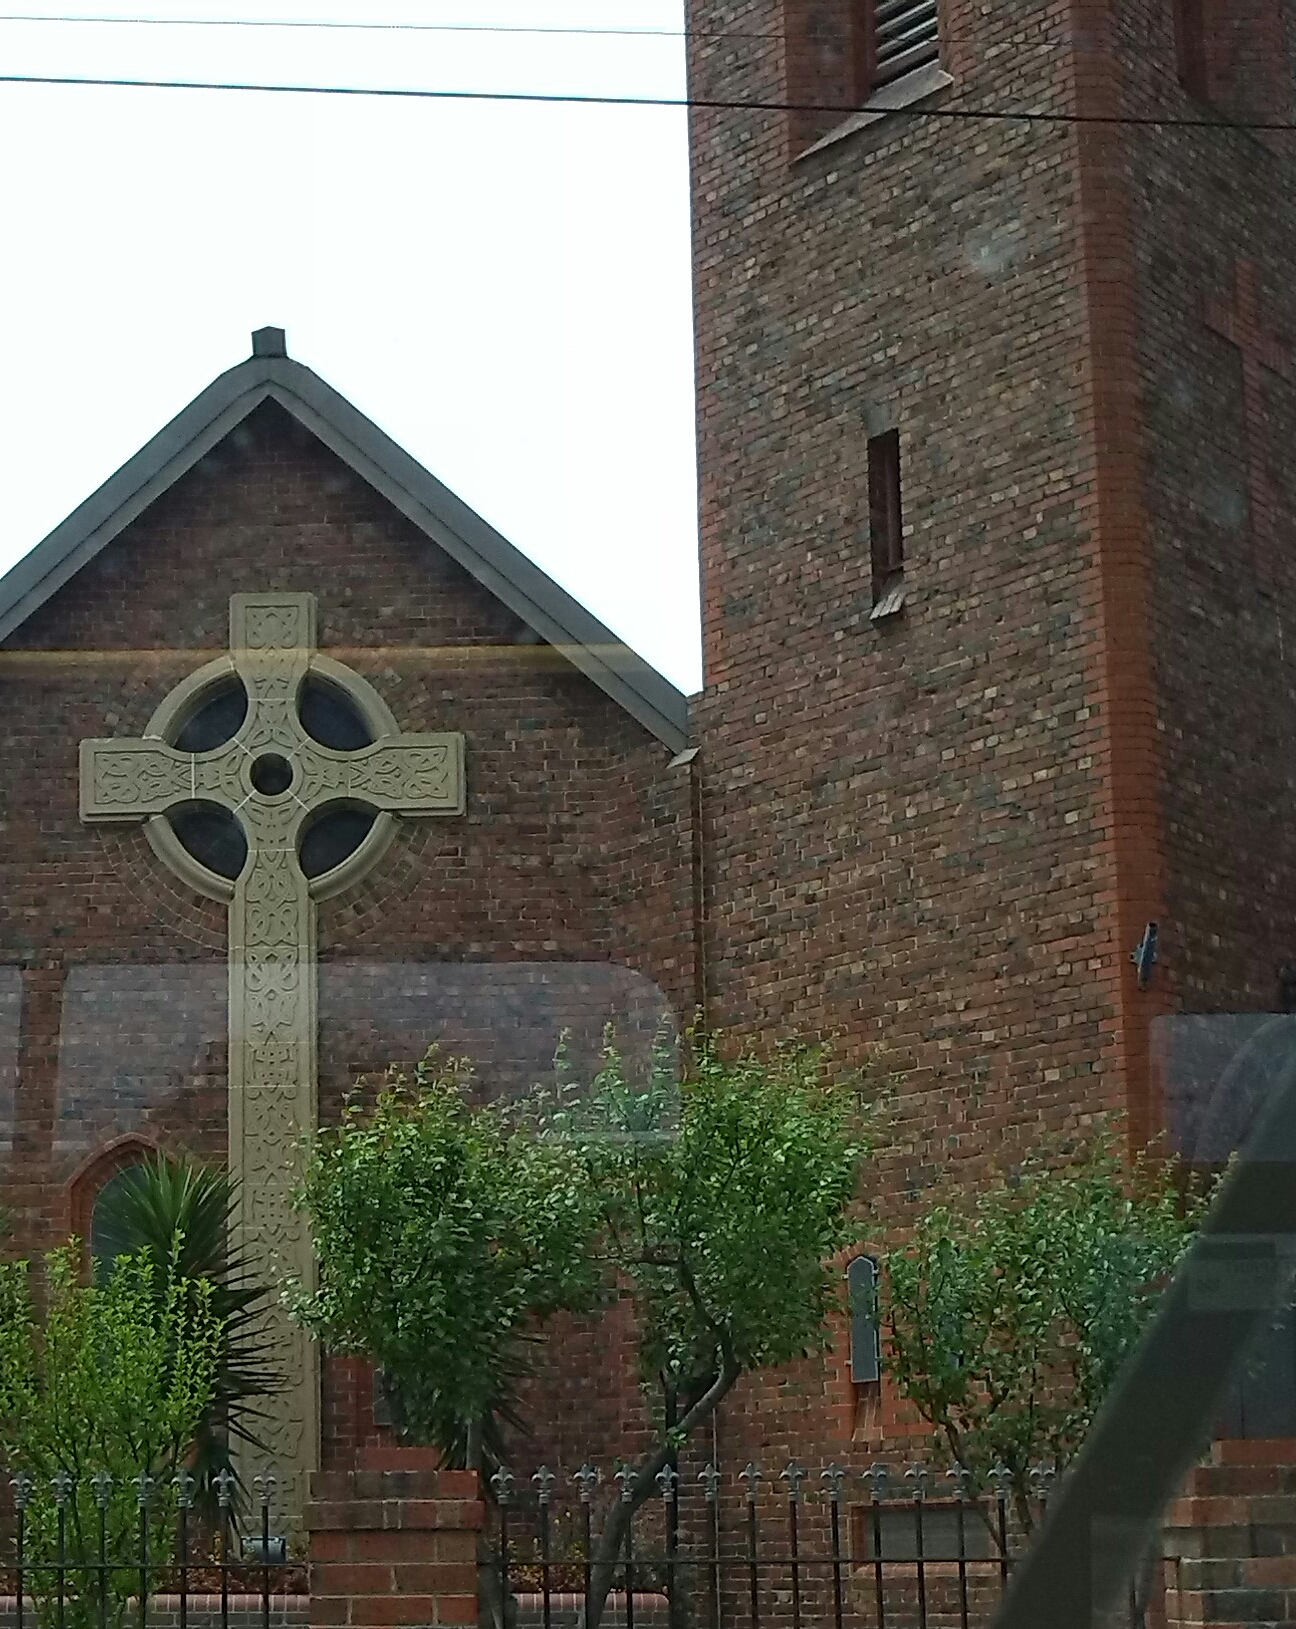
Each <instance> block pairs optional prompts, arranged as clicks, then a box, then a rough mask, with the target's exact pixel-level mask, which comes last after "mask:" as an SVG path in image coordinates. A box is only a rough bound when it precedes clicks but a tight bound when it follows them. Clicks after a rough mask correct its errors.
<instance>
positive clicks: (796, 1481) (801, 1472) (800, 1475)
mask: <svg viewBox="0 0 1296 1629" xmlns="http://www.w3.org/2000/svg"><path fill="white" fill-rule="evenodd" d="M808 1474H809V1473H808V1472H807V1470H806V1468H805V1466H804V1465H798V1464H797V1462H796V1460H795V1459H790V1460H788V1462H787V1465H786V1466H785V1467H784V1469H783V1470H781V1471H780V1472H779V1481H780V1482H786V1483H787V1485H788V1498H789V1499H790V1500H791V1501H792V1503H793V1504H799V1503H800V1500H801V1484H802V1483H803V1482H804V1481H805V1479H806V1477H807V1475H808Z"/></svg>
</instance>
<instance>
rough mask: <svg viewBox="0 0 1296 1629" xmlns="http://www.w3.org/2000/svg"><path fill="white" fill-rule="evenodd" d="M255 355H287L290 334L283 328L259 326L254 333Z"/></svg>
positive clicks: (253, 345)
mask: <svg viewBox="0 0 1296 1629" xmlns="http://www.w3.org/2000/svg"><path fill="white" fill-rule="evenodd" d="M252 355H253V356H287V355H288V335H287V334H286V333H285V332H284V330H283V329H282V328H258V329H257V330H256V332H255V333H254V334H253V335H252Z"/></svg>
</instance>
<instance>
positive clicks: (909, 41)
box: [871, 0, 940, 88]
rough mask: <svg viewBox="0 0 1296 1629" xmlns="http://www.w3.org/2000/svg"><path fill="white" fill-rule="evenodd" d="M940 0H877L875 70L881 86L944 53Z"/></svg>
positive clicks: (873, 73) (877, 83)
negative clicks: (939, 13) (938, 20)
mask: <svg viewBox="0 0 1296 1629" xmlns="http://www.w3.org/2000/svg"><path fill="white" fill-rule="evenodd" d="M936 4H937V0H874V5H873V51H872V57H873V72H872V75H871V77H872V80H873V85H874V87H875V88H876V87H877V86H878V85H889V84H890V83H891V81H892V80H893V79H899V78H900V76H901V74H907V73H908V72H909V71H910V70H911V69H912V68H920V67H921V66H922V65H923V63H925V62H935V60H936V58H937V57H938V55H939V54H940V33H939V29H938V24H937V20H936Z"/></svg>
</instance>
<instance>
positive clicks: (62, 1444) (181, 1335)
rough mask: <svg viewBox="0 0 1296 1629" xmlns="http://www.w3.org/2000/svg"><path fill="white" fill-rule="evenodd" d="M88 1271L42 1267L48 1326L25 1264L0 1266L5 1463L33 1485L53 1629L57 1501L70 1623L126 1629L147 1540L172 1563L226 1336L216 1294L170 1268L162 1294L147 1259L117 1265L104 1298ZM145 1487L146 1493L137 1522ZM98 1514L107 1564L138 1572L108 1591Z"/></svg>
mask: <svg viewBox="0 0 1296 1629" xmlns="http://www.w3.org/2000/svg"><path fill="white" fill-rule="evenodd" d="M80 1259H81V1257H80V1248H79V1246H78V1244H77V1242H76V1241H75V1240H74V1241H73V1242H72V1243H71V1244H70V1245H68V1246H66V1247H65V1248H63V1249H61V1250H56V1251H53V1252H51V1253H50V1254H49V1255H47V1256H46V1257H45V1258H44V1266H45V1274H44V1280H45V1281H44V1285H43V1287H42V1288H43V1295H42V1297H41V1300H42V1302H43V1306H44V1311H43V1312H41V1311H39V1310H38V1307H37V1299H36V1297H35V1296H34V1294H33V1287H32V1274H31V1270H30V1264H29V1263H28V1262H26V1261H13V1262H4V1263H0V1454H3V1457H4V1461H5V1464H6V1466H7V1467H8V1468H9V1470H10V1471H11V1472H13V1473H14V1474H15V1475H17V1476H21V1477H30V1478H31V1493H30V1502H29V1504H28V1506H27V1509H26V1513H25V1520H26V1535H25V1537H26V1560H27V1563H28V1565H29V1566H30V1567H32V1568H34V1569H35V1570H34V1571H32V1572H31V1573H29V1575H28V1579H27V1585H28V1588H29V1589H30V1590H31V1593H32V1595H33V1596H34V1597H35V1599H36V1602H37V1607H38V1609H39V1611H40V1613H41V1617H42V1620H43V1621H44V1622H46V1623H49V1622H52V1621H53V1619H54V1616H55V1599H56V1595H57V1583H56V1577H55V1574H54V1571H53V1563H54V1562H55V1560H56V1558H57V1556H58V1554H59V1545H58V1526H59V1508H60V1506H59V1491H58V1490H60V1489H61V1490H62V1497H63V1504H62V1509H63V1516H64V1523H65V1533H64V1554H65V1557H66V1561H67V1570H66V1571H65V1573H64V1579H63V1585H64V1610H65V1613H66V1617H67V1621H68V1622H69V1623H70V1624H72V1625H74V1626H85V1629H89V1626H90V1625H92V1624H93V1623H95V1622H97V1621H98V1615H99V1611H100V1606H101V1604H102V1605H103V1607H104V1609H105V1615H106V1618H107V1621H109V1622H110V1623H112V1624H120V1623H121V1622H122V1620H123V1618H124V1615H125V1610H126V1603H127V1600H128V1599H129V1598H130V1596H131V1595H132V1594H133V1593H135V1591H136V1590H137V1589H138V1582H139V1576H140V1575H139V1568H138V1560H139V1557H140V1544H141V1535H142V1534H143V1533H146V1534H147V1539H148V1546H149V1555H150V1558H151V1559H152V1560H153V1561H154V1562H156V1563H158V1564H164V1563H165V1562H167V1561H168V1560H170V1559H171V1558H172V1556H173V1554H174V1545H175V1513H176V1506H177V1501H178V1490H177V1487H176V1485H175V1482H174V1478H175V1477H176V1476H177V1475H179V1474H181V1473H182V1472H183V1473H184V1474H186V1475H187V1474H188V1461H189V1457H190V1452H191V1448H192V1444H193V1441H194V1436H195V1433H196V1431H197V1429H198V1426H199V1422H200V1421H201V1420H202V1418H203V1415H204V1412H205V1410H207V1409H208V1408H209V1407H210V1404H211V1400H212V1396H213V1392H214V1388H215V1382H216V1372H217V1369H218V1367H219V1363H220V1353H221V1347H222V1340H223V1331H222V1328H221V1322H220V1318H219V1316H218V1315H217V1313H216V1311H215V1309H214V1307H213V1304H212V1300H213V1297H212V1294H211V1288H210V1286H209V1285H207V1284H206V1283H205V1282H203V1281H202V1280H200V1279H191V1278H186V1277H184V1276H182V1275H181V1274H180V1273H179V1272H177V1271H176V1270H175V1269H174V1263H172V1264H171V1271H170V1272H169V1273H168V1274H167V1277H166V1284H165V1288H163V1286H162V1284H161V1282H160V1275H159V1273H158V1270H157V1267H156V1265H155V1263H154V1262H153V1261H151V1260H150V1259H149V1257H148V1255H147V1253H145V1252H140V1253H139V1254H136V1255H133V1256H123V1257H120V1258H119V1259H118V1261H117V1262H116V1263H115V1265H114V1266H113V1268H112V1271H111V1272H110V1273H109V1274H108V1275H107V1278H106V1281H105V1282H103V1283H102V1284H85V1283H83V1282H82V1281H81V1277H80ZM140 1476H145V1477H148V1478H151V1483H152V1485H151V1492H150V1496H149V1498H148V1500H147V1502H146V1504H145V1506H144V1511H145V1514H144V1517H143V1520H142V1521H141V1514H140V1504H139V1500H140V1494H141V1488H140V1486H139V1485H138V1484H137V1482H136V1478H138V1477H140ZM105 1477H106V1478H107V1480H106V1481H105V1480H103V1478H105ZM95 1478H100V1480H99V1481H98V1482H97V1483H96V1481H95ZM101 1501H102V1503H101ZM101 1510H102V1519H103V1523H104V1531H105V1536H106V1540H107V1555H108V1557H109V1560H110V1562H112V1561H118V1560H120V1561H127V1560H131V1559H134V1560H136V1562H137V1565H136V1566H135V1567H133V1568H132V1567H129V1566H112V1565H110V1566H109V1568H108V1570H107V1571H106V1572H105V1573H104V1574H103V1575H102V1583H101V1579H100V1575H99V1574H98V1572H97V1571H96V1570H95V1568H96V1564H97V1562H98V1558H99V1548H98V1546H99V1523H100V1513H101ZM101 1588H102V1590H103V1595H102V1598H101V1596H100V1590H101Z"/></svg>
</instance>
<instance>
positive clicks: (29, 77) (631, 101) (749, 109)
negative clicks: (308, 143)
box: [0, 74, 1296, 131]
mask: <svg viewBox="0 0 1296 1629" xmlns="http://www.w3.org/2000/svg"><path fill="white" fill-rule="evenodd" d="M0 85H68V86H83V87H92V88H99V89H105V88H108V89H119V90H187V91H241V92H250V93H253V94H256V95H266V96H349V97H366V96H371V97H379V98H385V99H395V100H399V101H425V102H502V103H510V102H512V103H531V104H536V105H540V106H567V107H627V108H630V107H651V108H668V109H680V110H685V109H688V110H696V111H703V112H707V111H709V112H718V113H825V114H835V115H836V116H837V117H839V118H843V119H848V118H850V116H851V115H852V114H855V113H860V112H863V111H865V110H864V109H862V108H861V107H860V106H859V104H858V103H845V104H844V103H840V102H832V103H829V102H762V101H753V100H749V99H741V98H729V97H706V96H692V97H690V96H613V95H596V94H585V93H581V92H564V91H474V90H423V89H419V88H416V87H405V86H396V85H275V84H258V83H256V82H255V81H247V82H238V81H232V80H215V79H119V78H112V77H109V76H106V75H105V76H97V75H86V74H76V75H73V74H0ZM877 111H879V112H883V111H885V113H886V116H887V118H889V119H944V120H951V121H965V122H977V121H980V122H988V123H1005V124H1007V123H1013V124H1044V125H1108V126H1119V127H1121V128H1126V129H1128V128H1133V129H1144V130H1249V131H1266V130H1271V131H1296V122H1293V121H1291V120H1282V119H1272V120H1264V119H1262V120H1247V121H1240V120H1232V119H1221V118H1214V119H1210V118H1188V119H1185V118H1182V117H1180V116H1178V115H1166V116H1165V117H1160V116H1155V115H1150V114H1148V115H1138V114H1134V115H1130V114H1104V113H1038V112H1034V111H1031V110H1030V109H1026V108H976V107H916V106H915V107H902V108H887V109H885V110H883V109H878V110H877Z"/></svg>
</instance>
